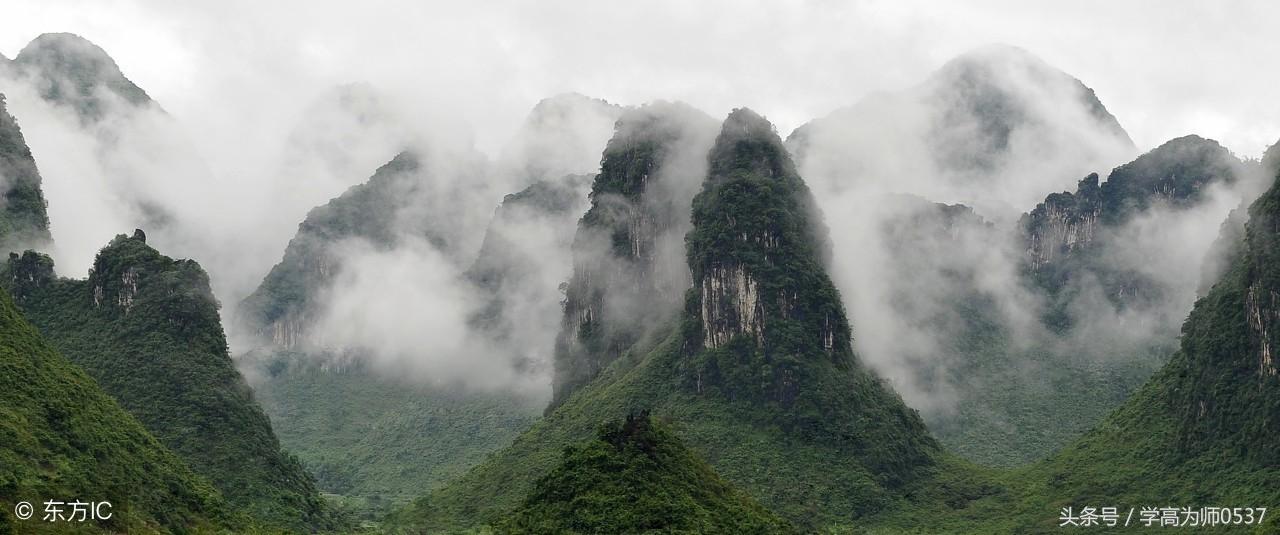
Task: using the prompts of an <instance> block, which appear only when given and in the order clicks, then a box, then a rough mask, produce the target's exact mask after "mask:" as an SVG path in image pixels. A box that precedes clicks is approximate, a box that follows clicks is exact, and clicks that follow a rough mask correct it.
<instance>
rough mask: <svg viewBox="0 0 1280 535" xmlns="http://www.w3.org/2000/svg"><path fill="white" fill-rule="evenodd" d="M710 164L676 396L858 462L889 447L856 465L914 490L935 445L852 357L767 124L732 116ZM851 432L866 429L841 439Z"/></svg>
mask: <svg viewBox="0 0 1280 535" xmlns="http://www.w3.org/2000/svg"><path fill="white" fill-rule="evenodd" d="M709 161H710V165H709V172H708V174H707V179H706V181H705V182H704V183H703V189H702V192H701V193H699V194H698V196H697V197H695V198H694V200H693V229H692V230H691V231H690V232H689V235H688V236H687V237H686V244H687V248H688V251H687V257H688V262H689V269H690V271H691V272H692V273H693V279H694V285H693V290H692V291H690V292H689V295H688V300H687V304H686V308H685V314H686V320H685V323H684V331H683V336H684V344H683V353H684V355H683V358H682V361H681V362H680V364H679V365H678V366H677V370H678V372H679V373H680V374H681V378H680V381H681V384H682V386H683V387H684V388H687V389H689V390H691V391H692V392H693V393H694V394H695V395H698V396H711V397H723V398H727V399H731V400H735V401H738V402H745V403H747V404H749V405H750V406H752V407H755V410H756V411H758V414H759V415H762V416H761V417H763V418H766V419H768V420H769V421H772V422H773V423H774V424H776V425H782V426H783V427H784V428H789V429H794V430H796V432H798V433H802V434H812V435H813V436H815V437H824V438H816V439H815V440H819V441H823V442H825V441H827V440H828V439H830V440H834V441H835V442H834V443H840V444H843V445H844V446H842V447H850V448H852V450H853V451H862V450H861V448H862V446H857V445H855V444H861V443H863V442H862V441H869V442H867V443H868V444H869V443H877V444H880V445H881V446H884V445H885V444H888V443H892V444H893V446H891V447H890V449H892V450H893V451H894V452H895V453H894V454H893V455H891V456H888V457H886V456H880V455H878V454H869V455H867V456H865V457H859V462H862V463H864V464H865V466H868V467H874V468H872V470H873V471H877V472H878V473H881V474H884V477H885V480H884V481H885V482H886V484H887V485H889V486H890V487H892V486H894V485H896V484H897V483H896V482H901V481H905V480H908V479H911V478H912V477H914V476H913V474H914V473H915V470H917V469H919V468H920V467H922V466H926V465H928V464H930V462H931V461H930V458H931V457H930V456H931V455H932V452H934V451H936V448H937V445H936V444H935V443H934V442H933V440H932V439H931V438H929V437H928V436H927V434H926V433H925V432H924V431H923V430H924V425H923V423H922V422H921V421H920V419H919V416H918V415H917V414H916V413H915V412H914V411H912V410H910V409H908V408H907V407H906V406H905V405H904V404H903V403H902V400H901V399H900V398H899V397H898V396H897V395H896V394H895V393H894V392H892V390H890V389H889V388H887V387H886V386H885V385H884V384H883V383H882V382H881V381H880V379H879V378H877V377H876V376H875V375H874V374H872V373H871V372H870V371H869V370H867V369H866V368H865V367H864V366H863V364H862V362H861V361H860V360H859V359H858V357H857V356H856V355H855V354H854V352H853V348H852V346H851V334H850V333H851V329H850V325H849V321H848V319H847V318H846V316H845V312H844V307H843V305H842V304H841V301H840V295H839V293H838V292H837V291H836V289H835V287H834V285H833V284H832V282H831V280H830V278H829V277H828V276H827V273H826V269H825V268H824V260H823V259H824V258H825V257H826V254H827V252H826V249H827V247H828V245H827V243H828V242H827V229H826V227H825V225H824V224H823V222H822V219H821V214H820V213H819V212H818V210H817V208H816V206H815V205H814V202H813V198H812V195H811V194H810V192H809V189H808V187H807V186H806V185H805V183H804V181H803V180H802V179H801V178H800V176H799V175H798V174H797V173H796V171H795V167H794V165H793V164H792V163H791V159H790V158H789V157H788V156H787V153H786V151H785V150H784V148H783V146H782V141H781V140H780V139H779V138H778V136H777V134H776V133H775V132H774V130H773V125H771V124H770V123H769V122H768V121H767V120H765V119H764V118H763V117H761V116H759V115H757V114H756V113H754V112H752V111H751V110H747V109H738V110H734V112H733V113H731V114H730V115H729V117H728V118H727V119H726V120H725V122H724V126H723V127H722V129H721V131H720V135H719V136H718V137H717V138H716V143H715V145H714V146H713V148H712V149H711V153H710V156H709ZM763 415H768V416H763ZM852 421H857V422H862V423H861V424H859V425H860V426H862V427H860V428H859V429H858V430H856V431H854V430H850V429H844V428H843V425H844V422H852ZM801 430H802V431H801ZM837 436H838V437H842V438H838V439H837V438H834V437H837Z"/></svg>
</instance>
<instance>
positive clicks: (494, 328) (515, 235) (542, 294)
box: [465, 175, 592, 373]
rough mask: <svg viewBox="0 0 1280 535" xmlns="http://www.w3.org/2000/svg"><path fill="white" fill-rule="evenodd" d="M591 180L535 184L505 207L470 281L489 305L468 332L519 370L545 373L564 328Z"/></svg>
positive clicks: (468, 275) (573, 178)
mask: <svg viewBox="0 0 1280 535" xmlns="http://www.w3.org/2000/svg"><path fill="white" fill-rule="evenodd" d="M591 179H592V177H591V176H586V175H568V176H565V177H561V178H559V179H554V180H552V179H547V180H539V181H537V182H534V183H533V184H531V185H530V186H529V187H527V188H525V189H523V190H521V191H519V192H517V193H513V194H510V195H507V196H506V197H504V198H503V199H502V204H501V205H500V206H498V208H497V210H495V211H494V214H493V219H492V220H491V221H489V227H488V229H487V230H486V231H485V235H484V241H483V242H482V244H481V245H480V252H479V253H478V254H477V255H476V260H475V262H473V263H472V264H471V267H470V268H468V269H467V272H466V273H465V277H466V278H467V280H469V281H470V282H471V283H472V284H473V285H475V287H476V288H477V290H479V291H480V292H481V294H482V296H483V299H484V301H485V302H484V305H483V306H482V307H481V308H480V310H478V311H477V312H476V313H475V314H473V315H472V317H471V318H470V322H469V323H470V324H471V326H472V327H473V328H475V329H476V330H477V331H478V332H480V333H483V335H484V336H485V337H486V338H487V339H488V340H489V341H490V342H492V343H494V344H496V345H498V346H499V347H501V348H502V350H503V351H506V352H508V353H510V354H512V355H513V358H515V359H516V362H517V365H518V366H519V367H521V368H522V369H525V370H527V371H529V372H531V373H542V371H544V370H547V369H549V367H550V365H551V355H550V354H549V353H550V350H551V349H552V348H553V347H554V345H555V333H556V331H557V330H558V328H559V325H560V318H559V314H560V312H561V311H560V300H561V299H562V298H563V295H562V294H561V293H560V291H561V289H560V285H561V284H562V283H563V281H564V279H565V278H566V277H567V276H568V275H569V273H570V271H571V269H572V267H571V263H572V257H571V254H570V251H571V247H572V244H573V235H574V228H575V224H576V222H577V219H578V217H579V214H581V213H582V211H583V205H584V204H585V203H586V200H587V199H586V195H585V191H586V189H587V187H588V186H589V185H590V183H591Z"/></svg>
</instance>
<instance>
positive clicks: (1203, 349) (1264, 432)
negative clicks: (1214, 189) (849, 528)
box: [864, 177, 1280, 533]
mask: <svg viewBox="0 0 1280 535" xmlns="http://www.w3.org/2000/svg"><path fill="white" fill-rule="evenodd" d="M1277 179H1278V180H1276V182H1275V185H1273V186H1272V187H1271V189H1270V190H1269V191H1267V192H1266V193H1265V194H1264V195H1262V196H1261V197H1260V198H1258V199H1257V200H1256V201H1254V202H1253V203H1252V204H1251V205H1250V207H1249V208H1248V223H1247V224H1246V225H1245V227H1244V230H1243V232H1240V233H1235V232H1227V233H1224V234H1223V235H1222V237H1221V239H1222V240H1223V241H1226V242H1229V244H1228V245H1224V246H1223V249H1225V250H1227V251H1229V257H1228V258H1229V261H1228V263H1227V266H1228V267H1227V269H1226V270H1225V272H1224V273H1223V274H1222V276H1221V277H1220V278H1219V279H1218V280H1217V281H1216V283H1215V284H1213V286H1212V288H1211V289H1210V290H1209V291H1208V292H1207V293H1206V294H1205V295H1204V296H1203V297H1201V298H1200V299H1198V300H1197V301H1196V303H1195V306H1194V308H1193V309H1192V311H1191V313H1190V314H1189V315H1188V316H1187V318H1186V321H1185V323H1183V325H1182V337H1181V339H1180V340H1179V344H1178V347H1177V349H1176V350H1175V351H1174V352H1173V353H1172V356H1170V357H1169V358H1168V359H1167V363H1166V364H1165V365H1164V366H1163V367H1162V368H1161V369H1160V370H1159V371H1158V372H1157V373H1155V374H1154V376H1152V377H1151V378H1150V379H1149V380H1148V381H1146V382H1145V383H1144V384H1143V385H1142V386H1141V388H1139V389H1137V391H1135V392H1134V393H1133V395H1132V396H1130V397H1129V399H1128V400H1127V401H1125V402H1124V403H1123V405H1121V406H1120V407H1119V408H1118V409H1116V410H1115V411H1113V412H1111V413H1110V414H1109V415H1108V416H1107V417H1106V418H1105V419H1103V420H1102V421H1101V422H1100V423H1099V424H1098V425H1096V426H1095V427H1093V428H1092V430H1090V431H1089V432H1087V433H1085V434H1084V436H1082V437H1080V438H1078V439H1075V440H1073V441H1072V442H1071V443H1069V444H1067V445H1066V446H1065V447H1064V448H1062V449H1061V451H1058V452H1056V453H1054V454H1053V455H1051V456H1049V457H1048V458H1047V459H1045V460H1043V461H1040V462H1037V463H1035V464H1033V465H1030V466H1027V467H1024V468H1021V469H1018V470H1013V471H1009V472H1006V473H1004V474H1001V475H998V476H996V477H995V478H993V479H992V480H989V485H990V488H989V490H988V491H987V492H985V493H984V494H985V495H984V496H980V497H978V498H977V499H975V500H972V501H970V502H967V503H965V504H964V505H963V506H961V507H957V506H955V505H953V504H945V503H942V501H943V500H941V499H936V498H932V499H924V498H920V497H917V499H913V500H908V501H906V502H902V503H900V504H898V505H899V506H898V507H896V508H893V509H891V510H890V511H888V512H886V513H884V514H883V515H882V516H881V517H879V518H876V519H872V520H870V521H869V522H867V523H866V524H865V526H864V527H867V528H868V529H874V530H876V531H877V532H895V531H902V532H912V531H914V530H919V529H928V530H937V529H940V527H942V526H945V529H946V530H947V531H953V532H976V531H985V532H992V531H999V532H1016V533H1056V532H1058V531H1060V530H1061V528H1060V527H1059V524H1060V520H1057V519H1056V518H1057V517H1059V516H1061V514H1062V512H1063V511H1065V508H1067V507H1070V508H1072V510H1073V511H1074V512H1075V514H1077V515H1078V514H1079V513H1080V512H1081V510H1082V508H1083V507H1094V508H1095V510H1098V509H1099V508H1101V507H1116V508H1118V509H1119V511H1120V514H1121V517H1120V520H1119V522H1123V521H1124V516H1125V515H1126V514H1128V511H1129V510H1130V508H1133V509H1134V511H1135V513H1134V514H1133V517H1132V520H1131V522H1132V523H1131V524H1130V528H1129V530H1128V531H1136V530H1140V529H1143V528H1142V524H1141V523H1140V520H1141V518H1142V516H1145V515H1142V516H1140V515H1141V511H1142V510H1143V508H1147V507H1154V508H1162V507H1176V508H1184V507H1185V508H1189V509H1188V510H1190V511H1194V513H1193V514H1194V515H1195V516H1196V518H1201V519H1207V518H1208V517H1207V516H1202V515H1201V513H1200V508H1203V507H1209V508H1219V507H1223V506H1219V505H1214V504H1240V505H1228V506H1226V507H1240V508H1256V507H1267V506H1263V505H1252V504H1263V503H1276V501H1277V500H1280V469H1278V468H1277V467H1280V456H1278V454H1277V451H1280V449H1278V448H1280V443H1277V438H1276V435H1275V433H1273V432H1271V430H1273V429H1275V428H1276V427H1277V426H1278V425H1280V401H1277V400H1280V372H1278V371H1277V364H1276V362H1275V358H1274V356H1273V355H1274V354H1275V351H1276V340H1275V338H1274V337H1273V334H1272V333H1273V332H1275V329H1276V328H1277V327H1278V326H1280V263H1277V260H1280V177H1277ZM931 500H935V501H931ZM1049 512H1052V514H1051V513H1049ZM1213 514H1215V515H1217V514H1221V512H1220V511H1215V512H1214V513H1213ZM1226 514H1227V515H1228V516H1229V517H1230V516H1231V515H1232V514H1233V511H1230V510H1229V511H1226ZM1240 514H1241V519H1240V520H1244V515H1245V514H1247V513H1246V512H1244V511H1240ZM1251 516H1252V517H1253V519H1254V525H1248V526H1238V529H1245V530H1252V532H1255V533H1273V532H1276V531H1277V530H1280V520H1277V517H1275V516H1274V515H1271V512H1270V511H1267V513H1266V515H1265V516H1264V517H1262V518H1261V520H1263V521H1264V522H1263V524H1262V525H1261V526H1258V525H1256V524H1257V520H1258V519H1259V515H1258V511H1256V510H1255V511H1253V512H1252V515H1251ZM1179 518H1180V519H1181V518H1183V516H1179ZM1180 521H1181V520H1180ZM1200 527H1201V528H1204V526H1203V525H1201V526H1200ZM1205 529H1207V528H1205Z"/></svg>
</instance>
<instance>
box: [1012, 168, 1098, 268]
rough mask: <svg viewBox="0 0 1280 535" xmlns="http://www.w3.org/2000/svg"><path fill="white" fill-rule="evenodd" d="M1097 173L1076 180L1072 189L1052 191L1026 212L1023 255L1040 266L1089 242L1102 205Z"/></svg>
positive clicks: (1095, 231)
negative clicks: (1029, 226)
mask: <svg viewBox="0 0 1280 535" xmlns="http://www.w3.org/2000/svg"><path fill="white" fill-rule="evenodd" d="M1100 195H1101V190H1100V188H1099V187H1098V175H1097V174H1096V173H1094V174H1090V175H1089V176H1087V177H1085V178H1084V179H1083V180H1081V181H1080V184H1079V186H1078V187H1077V188H1076V192H1075V193H1074V194H1073V193H1070V192H1064V193H1055V194H1053V195H1050V196H1049V197H1048V198H1046V199H1045V202H1044V203H1042V204H1040V205H1039V206H1036V208H1035V210H1033V211H1032V212H1031V214H1030V215H1029V216H1028V219H1029V221H1031V222H1032V223H1030V225H1033V226H1034V227H1033V228H1031V229H1029V231H1028V233H1027V258H1028V260H1029V262H1030V263H1031V265H1032V266H1035V267H1040V266H1043V265H1045V264H1048V263H1050V262H1053V261H1054V260H1057V259H1059V258H1061V257H1062V256H1063V255H1067V254H1071V252H1072V251H1076V250H1079V249H1082V248H1084V247H1085V246H1086V245H1088V244H1089V243H1091V242H1093V239H1094V236H1095V235H1096V234H1097V230H1098V222H1099V216H1100V215H1101V211H1102V207H1101V202H1100Z"/></svg>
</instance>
